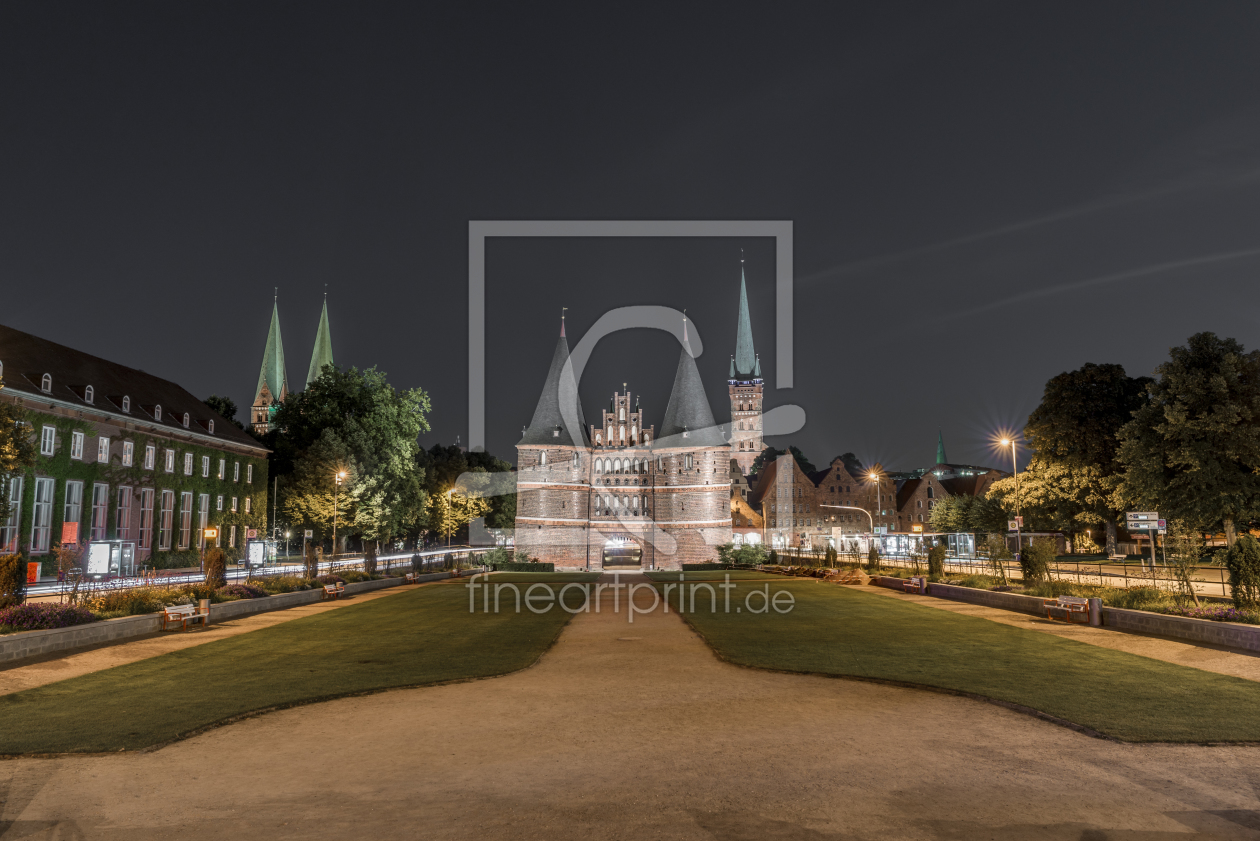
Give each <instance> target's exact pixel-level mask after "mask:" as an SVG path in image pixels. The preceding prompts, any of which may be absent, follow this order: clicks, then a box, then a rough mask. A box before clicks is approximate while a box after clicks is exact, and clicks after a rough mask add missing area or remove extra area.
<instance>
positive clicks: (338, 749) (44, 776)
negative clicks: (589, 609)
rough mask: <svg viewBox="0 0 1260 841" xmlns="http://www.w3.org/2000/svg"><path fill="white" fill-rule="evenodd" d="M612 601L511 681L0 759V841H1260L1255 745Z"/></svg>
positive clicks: (405, 693) (1259, 762)
mask: <svg viewBox="0 0 1260 841" xmlns="http://www.w3.org/2000/svg"><path fill="white" fill-rule="evenodd" d="M623 578H624V579H625V580H632V579H631V577H630V576H623ZM645 595H646V594H641V596H645ZM603 610H604V612H602V613H599V614H595V613H591V614H580V615H579V616H577V617H576V618H575V620H574V621H573V622H572V623H571V624H570V625H569V627H568V628H566V630H565V631H564V633H563V634H562V636H561V639H560V641H559V642H558V643H557V645H556V646H555V648H553V649H552V650H551V651H550V652H548V653H547V654H546V655H544V657H543V659H542V660H541V661H540V662H539V664H538V665H536V666H534V667H533V668H530V669H527V670H525V671H522V672H518V673H516V674H514V675H509V676H507V677H503V678H497V679H493V680H484V681H477V682H472V683H461V684H453V685H449V686H440V687H431V688H427V689H413V690H401V691H394V692H388V693H383V694H380V695H372V696H367V697H360V698H348V699H344V700H340V701H333V702H330V703H326V704H319V705H315V706H309V707H301V708H297V709H292V710H286V711H283V712H278V713H273V714H270V715H266V716H262V717H259V718H256V719H251V720H247V721H244V722H240V723H237V724H234V725H231V726H229V727H225V728H221V729H219V730H215V731H211V732H208V733H206V734H203V735H201V736H198V737H196V738H194V739H191V740H189V741H186V742H182V743H178V744H175V745H172V746H170V747H167V748H164V749H162V750H161V751H158V752H155V753H151V754H128V755H119V756H105V757H84V758H66V759H55V760H15V761H9V762H0V791H4V792H6V794H5V797H6V805H5V807H4V811H3V813H2V815H0V818H2V819H3V820H4V821H10V822H12V823H11V824H10V825H9V833H10V834H9V835H8V836H6V841H7V838H9V837H12V838H22V839H28V838H29V839H53V838H60V839H66V838H83V839H129V840H130V839H170V838H176V837H177V838H181V839H241V838H268V839H274V840H275V841H282V840H283V839H334V838H336V839H364V838H371V839H394V838H398V839H404V838H405V839H414V838H468V839H488V838H511V839H547V841H553V840H554V839H583V841H588V839H640V838H663V839H725V840H726V841H744V840H745V839H746V840H747V841H754V839H755V840H756V841H761V839H797V840H798V841H826V839H834V840H835V841H841V840H842V839H843V841H856V840H857V839H864V840H868V841H875V839H890V838H915V839H918V838H938V839H959V841H964V840H965V841H971V839H1001V840H1002V841H1015V839H1021V840H1022V839H1029V841H1031V840H1032V839H1038V841H1080V839H1088V840H1089V841H1102V839H1113V840H1115V841H1119V839H1124V840H1125V841H1190V839H1203V840H1204V841H1206V839H1253V841H1254V839H1256V838H1257V829H1260V748H1204V747H1164V746H1128V745H1121V744H1115V743H1111V742H1105V741H1101V740H1097V739H1091V738H1089V737H1086V736H1082V735H1079V734H1077V733H1074V732H1072V731H1069V730H1066V729H1063V728H1060V727H1056V726H1054V725H1052V724H1048V723H1046V722H1042V721H1039V720H1036V719H1033V718H1030V717H1028V716H1023V715H1019V714H1017V713H1014V712H1010V711H1008V710H1005V709H1002V708H1000V707H996V706H993V705H989V704H984V703H980V702H976V701H970V700H967V699H963V698H955V697H951V696H946V695H938V694H934V693H930V692H924V691H918V690H911V689H901V688H896V687H887V686H878V685H872V684H864V683H858V682H853V681H847V680H836V679H828V678H822V677H813V676H803V675H788V674H777V673H770V672H761V671H755V670H752V669H742V668H738V667H736V666H731V665H727V664H724V663H722V662H720V661H718V660H717V658H715V657H714V656H713V654H712V653H711V652H710V651H709V649H708V648H707V647H706V646H705V645H704V644H703V643H702V642H701V641H700V639H699V638H698V637H696V636H695V635H694V634H693V633H691V632H690V630H689V629H688V628H687V627H686V626H685V625H684V624H683V623H682V621H681V620H680V619H679V618H678V616H677V614H673V613H671V614H669V615H664V614H662V613H660V612H657V613H654V614H650V615H646V616H637V617H636V618H635V622H634V624H633V625H630V624H628V623H627V621H626V614H625V607H624V603H623V605H622V612H621V613H619V614H613V613H612V612H611V599H610V598H609V594H608V593H605V601H604V606H603ZM85 714H90V712H89V711H85ZM137 715H143V711H142V710H140V711H137ZM3 826H4V824H3V823H0V827H3ZM1247 827H1253V828H1252V829H1248V828H1247ZM0 835H3V830H0Z"/></svg>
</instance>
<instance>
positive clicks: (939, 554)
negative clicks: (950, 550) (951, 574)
mask: <svg viewBox="0 0 1260 841" xmlns="http://www.w3.org/2000/svg"><path fill="white" fill-rule="evenodd" d="M945 553H946V549H945V546H944V544H940V543H938V544H937V545H935V546H933V547H932V548H931V549H930V550H928V556H927V558H928V576H929V577H931V578H940V577H941V576H942V575H944V574H945Z"/></svg>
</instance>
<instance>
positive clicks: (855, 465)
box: [828, 453, 867, 478]
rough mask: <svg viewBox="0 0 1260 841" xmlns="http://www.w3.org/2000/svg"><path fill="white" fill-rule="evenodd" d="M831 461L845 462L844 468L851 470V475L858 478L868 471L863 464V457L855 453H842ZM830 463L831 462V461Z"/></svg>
mask: <svg viewBox="0 0 1260 841" xmlns="http://www.w3.org/2000/svg"><path fill="white" fill-rule="evenodd" d="M831 461H833V462H834V461H842V462H844V469H845V470H847V471H848V472H849V475H850V476H853V477H854V478H857V477H858V476H865V475H866V472H867V471H866V468H865V467H863V466H862V461H861V459H859V458H858V457H857V456H855V455H853V453H843V454H841V455H838V456H836V457H835V458H833V459H832V460H831ZM828 463H829V464H830V462H828Z"/></svg>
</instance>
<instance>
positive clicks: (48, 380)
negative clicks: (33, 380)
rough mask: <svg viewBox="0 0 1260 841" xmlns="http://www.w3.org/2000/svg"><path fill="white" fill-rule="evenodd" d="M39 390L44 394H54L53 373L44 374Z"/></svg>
mask: <svg viewBox="0 0 1260 841" xmlns="http://www.w3.org/2000/svg"><path fill="white" fill-rule="evenodd" d="M39 390H40V391H42V392H44V394H52V374H44V376H43V377H41V378H40V381H39Z"/></svg>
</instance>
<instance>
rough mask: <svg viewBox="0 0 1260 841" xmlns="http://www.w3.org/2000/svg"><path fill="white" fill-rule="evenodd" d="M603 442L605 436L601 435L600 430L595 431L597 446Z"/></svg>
mask: <svg viewBox="0 0 1260 841" xmlns="http://www.w3.org/2000/svg"><path fill="white" fill-rule="evenodd" d="M603 443H604V441H603V438H602V437H601V436H600V434H599V433H598V432H596V433H595V446H597V447H598V446H599V445H601V444H603Z"/></svg>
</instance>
